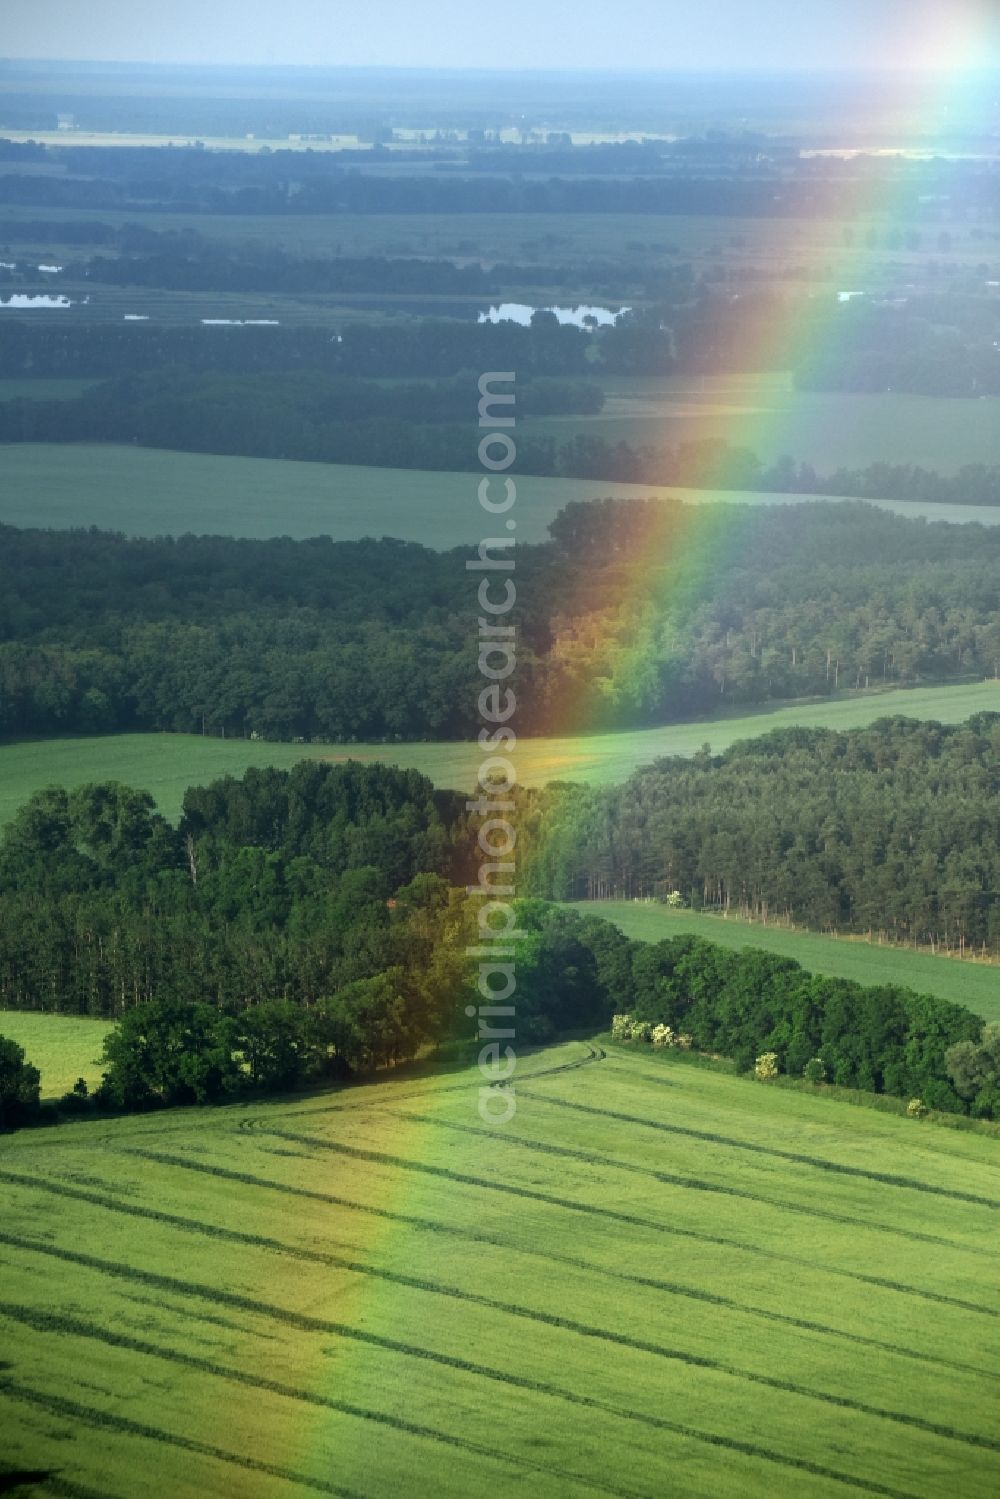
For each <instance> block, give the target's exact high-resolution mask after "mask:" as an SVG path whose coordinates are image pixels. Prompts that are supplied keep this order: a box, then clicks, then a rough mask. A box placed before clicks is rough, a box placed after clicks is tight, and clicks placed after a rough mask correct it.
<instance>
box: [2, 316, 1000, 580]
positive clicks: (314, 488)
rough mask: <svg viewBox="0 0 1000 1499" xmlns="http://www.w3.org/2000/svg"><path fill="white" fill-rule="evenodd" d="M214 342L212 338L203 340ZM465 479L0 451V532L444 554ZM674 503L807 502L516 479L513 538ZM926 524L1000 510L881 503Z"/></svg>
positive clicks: (475, 537)
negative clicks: (604, 508)
mask: <svg viewBox="0 0 1000 1499" xmlns="http://www.w3.org/2000/svg"><path fill="white" fill-rule="evenodd" d="M206 332H207V333H209V334H210V333H211V329H207V330H206ZM477 482H478V481H477V479H476V476H475V475H474V474H462V473H436V472H431V471H420V470H412V469H394V468H362V467H356V466H352V465H348V464H327V463H296V462H291V461H289V460H285V459H279V458H238V457H236V458H233V457H222V456H218V455H215V454H205V453H176V452H167V451H164V450H162V449H157V448H135V447H126V446H117V445H113V444H106V443H100V444H98V443H93V444H90V443H72V444H70V443H67V444H65V445H63V444H61V443H9V444H5V445H0V523H2V524H4V525H8V526H47V527H54V528H56V529H63V528H66V527H69V526H98V527H100V528H102V529H104V530H115V531H124V532H125V533H126V535H129V536H163V535H173V536H180V535H184V534H185V533H194V534H210V535H217V536H251V537H258V538H264V537H268V536H292V537H296V538H300V539H301V538H303V537H308V536H332V537H333V539H334V540H335V541H352V540H356V539H357V538H359V537H361V536H395V537H398V538H400V539H401V540H403V541H421V542H423V543H424V544H425V545H426V546H432V547H437V548H439V549H443V550H447V549H448V548H449V547H454V546H462V545H472V544H474V543H478V542H479V541H480V539H481V537H482V527H483V513H482V511H481V509H480V507H479V504H478V502H477V499H476V484H477ZM611 494H613V495H617V496H619V497H629V496H635V497H644V496H660V497H665V496H674V497H676V498H679V499H683V500H687V501H689V502H690V503H693V504H713V503H719V502H720V501H722V502H732V503H741V504H742V503H746V504H751V505H787V504H794V503H795V502H797V501H798V502H803V503H806V504H811V503H815V502H816V499H815V496H813V495H758V494H752V493H747V492H745V491H738V490H711V489H681V488H665V487H664V488H655V487H653V486H651V485H645V484H618V483H611V482H609V481H606V480H600V479H596V480H590V479H533V478H528V477H523V476H522V477H520V478H519V479H518V537H519V539H520V540H522V541H527V542H537V541H544V540H546V539H547V535H548V527H549V525H550V523H551V522H552V521H553V520H554V519H555V517H556V516H557V515H558V514H559V512H560V510H562V509H564V508H565V506H566V505H568V504H569V503H570V501H571V500H593V499H600V498H601V497H603V496H605V495H611ZM880 508H881V509H885V510H893V511H896V512H897V513H898V514H900V515H907V516H924V517H926V518H927V519H928V520H945V521H949V522H952V523H959V522H969V521H971V522H974V523H976V524H979V525H996V524H998V523H1000V508H997V507H989V506H972V505H934V504H928V505H920V504H909V503H900V504H894V503H892V502H891V501H886V502H884V503H882V504H880Z"/></svg>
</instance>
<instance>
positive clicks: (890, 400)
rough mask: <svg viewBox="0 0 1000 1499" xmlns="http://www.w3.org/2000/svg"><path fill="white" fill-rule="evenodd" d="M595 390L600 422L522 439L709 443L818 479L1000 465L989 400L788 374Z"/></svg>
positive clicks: (536, 428) (576, 421) (999, 407)
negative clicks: (804, 386)
mask: <svg viewBox="0 0 1000 1499" xmlns="http://www.w3.org/2000/svg"><path fill="white" fill-rule="evenodd" d="M601 383H602V385H603V387H604V389H605V391H606V393H607V400H606V402H605V407H604V410H603V412H602V413H601V414H600V415H599V416H588V417H586V418H582V417H546V418H530V417H529V418H527V419H526V420H525V421H524V423H523V426H524V429H525V431H527V432H545V433H547V434H549V435H551V436H553V437H555V438H556V439H557V440H558V441H560V442H565V441H567V440H568V439H569V438H570V437H571V436H574V435H575V434H576V433H578V432H586V433H589V434H592V435H595V436H599V437H603V438H605V439H606V440H607V441H608V442H621V441H624V442H628V443H630V444H631V445H632V446H642V445H643V444H655V443H660V444H670V443H679V442H693V441H699V440H702V439H707V438H715V439H719V440H722V441H724V442H728V443H731V444H733V445H734V446H736V447H744V448H749V449H750V450H751V451H752V452H754V453H756V454H757V456H758V457H759V458H760V459H761V460H762V462H764V463H774V462H775V461H776V460H777V459H779V458H780V457H781V456H782V455H783V454H790V455H791V456H792V457H795V458H800V459H801V458H806V459H808V461H809V462H810V463H812V464H813V465H814V466H815V467H816V468H817V469H818V470H819V471H820V472H821V473H828V472H831V471H832V470H834V469H837V468H839V467H841V466H843V467H846V468H850V467H853V466H858V467H864V466H865V465H867V464H869V463H892V464H899V463H912V464H916V465H917V466H922V467H924V468H928V469H934V470H936V471H937V472H939V473H953V472H955V471H956V470H957V469H959V468H961V467H962V466H963V464H968V463H985V464H996V463H1000V399H998V398H996V397H990V398H986V399H983V400H949V399H948V398H946V397H943V396H918V395H901V394H890V393H884V394H875V393H872V392H868V393H866V394H864V395H855V394H851V393H840V392H835V393H826V392H813V391H797V390H796V389H795V388H794V385H793V382H792V377H791V375H789V374H787V373H784V374H782V373H778V374H759V375H724V376H714V377H708V378H705V379H701V378H699V377H692V376H690V375H689V376H672V377H670V378H668V379H652V378H647V379H640V378H636V377H628V378H623V377H618V378H615V377H610V378H605V379H604V380H602V382H601ZM907 508H908V507H907Z"/></svg>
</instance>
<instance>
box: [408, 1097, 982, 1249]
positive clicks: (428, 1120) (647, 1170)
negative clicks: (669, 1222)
mask: <svg viewBox="0 0 1000 1499" xmlns="http://www.w3.org/2000/svg"><path fill="white" fill-rule="evenodd" d="M385 1112H386V1113H387V1114H391V1115H394V1116H395V1117H396V1118H398V1119H409V1120H413V1121H414V1122H416V1123H418V1124H424V1125H428V1126H430V1127H431V1128H432V1129H444V1130H452V1131H453V1132H454V1133H456V1134H463V1135H473V1136H479V1137H481V1138H482V1139H495V1138H496V1137H497V1132H496V1130H490V1129H483V1128H480V1127H478V1126H476V1125H473V1124H458V1123H456V1122H455V1121H454V1120H450V1119H437V1118H435V1117H434V1116H433V1115H431V1114H414V1113H412V1112H409V1111H407V1112H405V1113H404V1112H402V1111H397V1110H395V1109H390V1108H386V1110H385ZM502 1143H503V1144H504V1145H505V1146H509V1147H511V1148H514V1149H520V1150H529V1151H533V1152H535V1153H536V1154H538V1155H547V1156H555V1157H557V1158H560V1159H563V1160H572V1161H580V1162H581V1163H582V1164H583V1165H586V1166H599V1167H602V1168H604V1169H605V1170H609V1171H625V1172H628V1173H630V1174H632V1175H634V1176H643V1177H645V1178H646V1179H647V1180H650V1181H657V1182H661V1183H662V1184H663V1185H664V1186H668V1187H680V1188H681V1189H682V1190H684V1191H691V1192H705V1193H709V1194H713V1195H717V1196H720V1197H733V1198H737V1199H739V1200H741V1201H743V1202H753V1203H756V1204H757V1205H758V1206H761V1207H769V1208H777V1209H778V1210H779V1211H781V1212H787V1213H798V1214H800V1215H801V1216H803V1217H806V1218H818V1219H820V1220H822V1221H824V1222H827V1223H840V1224H844V1225H846V1226H847V1227H849V1228H865V1229H868V1230H870V1231H873V1232H877V1233H884V1234H891V1235H892V1236H893V1237H895V1238H900V1239H906V1240H908V1241H910V1242H912V1243H917V1244H933V1245H934V1246H935V1248H938V1249H948V1250H951V1251H952V1252H956V1251H960V1252H961V1253H963V1254H976V1255H983V1256H985V1257H986V1258H989V1259H995V1258H996V1257H997V1255H998V1254H1000V1249H998V1248H986V1247H985V1246H982V1245H979V1244H963V1243H961V1242H959V1241H958V1240H955V1239H945V1238H942V1237H941V1235H939V1234H925V1233H922V1232H921V1231H920V1230H919V1229H912V1228H900V1227H898V1226H897V1225H896V1224H894V1223H878V1222H875V1221H874V1220H872V1219H871V1218H858V1217H855V1216H853V1215H852V1214H850V1213H837V1212H834V1211H833V1210H832V1209H831V1208H817V1207H808V1206H806V1205H805V1204H804V1203H799V1202H791V1201H789V1200H788V1199H787V1198H783V1197H767V1196H764V1195H763V1194H762V1193H759V1192H750V1191H747V1190H745V1189H743V1188H741V1187H730V1186H726V1185H724V1184H723V1183H721V1182H711V1181H706V1180H704V1179H703V1178H700V1177H696V1176H682V1175H680V1174H679V1173H677V1172H673V1171H661V1170H658V1169H657V1168H656V1167H654V1166H639V1165H636V1163H635V1162H634V1161H619V1160H616V1159H615V1158H614V1156H605V1155H598V1154H597V1153H596V1152H594V1151H590V1150H578V1149H575V1148H574V1147H572V1146H569V1145H552V1144H550V1143H549V1142H548V1141H545V1140H526V1139H521V1138H519V1137H517V1136H515V1135H509V1134H506V1135H504V1136H502Z"/></svg>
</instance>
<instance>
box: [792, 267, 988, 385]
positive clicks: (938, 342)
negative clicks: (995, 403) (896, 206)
mask: <svg viewBox="0 0 1000 1499" xmlns="http://www.w3.org/2000/svg"><path fill="white" fill-rule="evenodd" d="M981 269H982V273H983V275H984V276H985V275H987V274H989V273H988V270H987V267H986V266H985V265H984V266H983V267H982V268H981ZM843 311H844V314H845V316H844V318H843V322H842V324H841V326H840V327H839V328H838V329H837V332H836V336H835V337H832V338H828V339H826V340H823V341H822V342H821V343H820V344H818V345H817V347H816V350H815V352H814V353H813V354H812V355H811V356H810V357H809V359H808V360H807V361H806V362H805V363H804V364H803V365H802V366H801V367H800V368H799V369H798V370H797V371H796V383H797V384H798V386H799V388H800V389H802V390H818V391H824V390H826V391H829V390H846V391H855V392H859V393H866V392H872V391H874V392H882V391H903V392H907V393H909V394H914V395H931V396H952V397H962V396H964V397H969V396H990V395H997V394H1000V348H998V346H997V338H998V335H1000V299H998V298H997V297H996V296H992V297H990V296H983V295H979V296H975V297H973V296H966V297H959V296H955V295H953V296H948V297H944V296H940V297H930V296H925V297H920V298H908V299H904V300H903V305H901V306H891V305H890V306H885V305H880V304H878V303H875V304H870V303H869V302H868V301H867V299H861V300H859V302H858V303H857V304H854V305H852V307H851V308H849V309H848V308H845V309H843Z"/></svg>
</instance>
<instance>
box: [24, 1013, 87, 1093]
mask: <svg viewBox="0 0 1000 1499" xmlns="http://www.w3.org/2000/svg"><path fill="white" fill-rule="evenodd" d="M110 1029H111V1024H110V1022H109V1021H107V1020H90V1019H82V1018H78V1017H77V1016H75V1015H38V1014H34V1013H33V1012H30V1011H27V1010H0V1036H6V1037H7V1039H8V1040H9V1041H16V1042H17V1044H18V1046H21V1047H23V1048H24V1051H25V1054H26V1055H27V1058H28V1060H29V1061H30V1062H32V1063H33V1064H34V1065H35V1066H36V1067H37V1068H38V1069H39V1071H40V1072H41V1074H42V1097H43V1098H58V1097H60V1096H61V1095H62V1094H63V1093H67V1092H69V1090H70V1088H72V1086H73V1084H74V1083H75V1082H76V1080H77V1078H79V1077H82V1078H83V1079H84V1081H85V1082H86V1084H87V1086H88V1087H90V1088H93V1087H94V1086H95V1085H96V1084H97V1083H99V1082H100V1080H101V1068H100V1067H99V1066H98V1058H99V1057H100V1055H101V1048H102V1046H103V1045H104V1038H105V1036H106V1035H107V1034H108V1032H109V1031H110Z"/></svg>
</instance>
